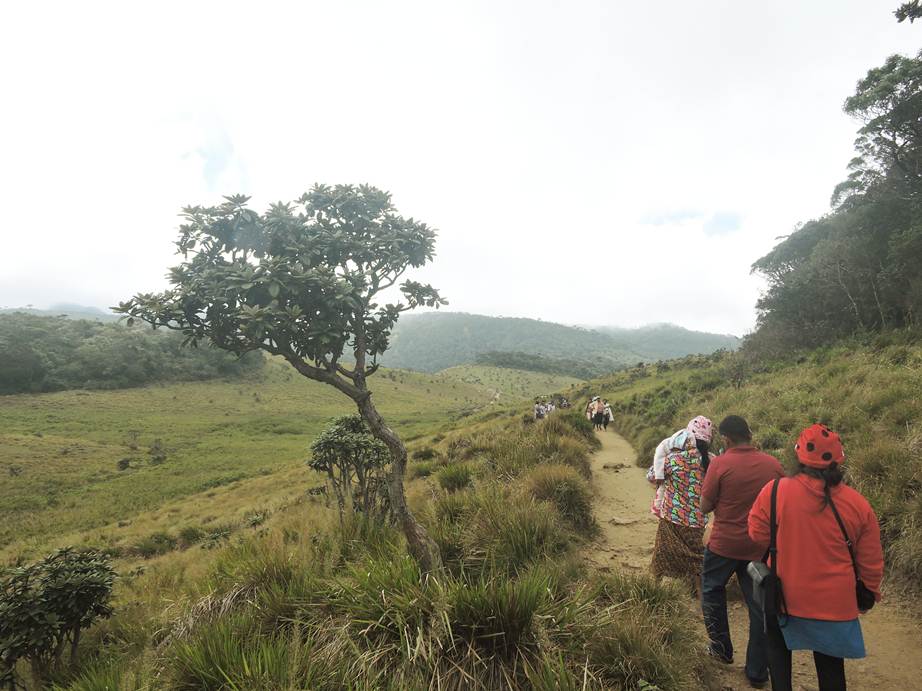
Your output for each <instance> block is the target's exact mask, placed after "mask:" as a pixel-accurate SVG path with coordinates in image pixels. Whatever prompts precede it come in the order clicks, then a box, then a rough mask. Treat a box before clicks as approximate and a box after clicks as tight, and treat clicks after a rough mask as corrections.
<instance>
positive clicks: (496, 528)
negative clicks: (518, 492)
mask: <svg viewBox="0 0 922 691" xmlns="http://www.w3.org/2000/svg"><path fill="white" fill-rule="evenodd" d="M570 545H571V536H570V535H568V533H567V530H566V528H565V527H564V526H563V524H562V521H561V520H560V518H559V515H558V514H557V511H556V509H555V508H554V506H553V505H551V504H548V503H546V502H538V501H535V500H533V499H528V500H524V501H523V500H518V501H516V500H515V499H514V498H513V497H512V495H511V494H510V492H509V491H508V490H503V489H500V488H491V489H489V490H487V491H485V492H484V493H483V494H482V495H480V496H479V497H478V500H477V504H476V509H475V511H474V512H473V513H472V515H471V520H470V524H469V526H468V528H467V531H466V535H465V549H464V553H465V557H466V561H467V563H468V564H469V565H471V566H472V567H473V568H474V569H475V570H476V569H483V568H485V567H490V568H493V569H498V570H500V571H503V572H507V573H513V574H514V573H518V572H520V571H522V570H523V569H524V568H525V567H527V566H528V565H530V564H532V563H534V562H536V561H539V560H542V559H544V558H546V557H552V556H555V555H559V554H563V553H564V552H565V551H566V550H567V549H568V547H569V546H570Z"/></svg>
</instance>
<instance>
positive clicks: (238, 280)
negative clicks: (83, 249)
mask: <svg viewBox="0 0 922 691" xmlns="http://www.w3.org/2000/svg"><path fill="white" fill-rule="evenodd" d="M248 202H249V198H248V197H245V196H241V195H237V196H230V197H225V203H223V204H221V205H220V206H214V207H201V206H192V207H187V208H185V209H184V210H183V216H184V219H185V223H183V225H182V226H181V227H180V237H179V240H178V241H177V246H178V248H179V252H180V253H181V254H182V256H183V260H184V261H183V262H182V263H181V264H180V265H179V266H177V267H174V268H173V269H172V271H171V273H170V278H171V281H172V283H173V285H174V287H173V288H172V289H170V290H169V291H166V292H164V293H160V294H156V295H154V294H140V295H136V296H134V297H133V298H131V299H130V300H128V301H127V302H124V303H121V304H120V305H119V307H118V309H117V311H119V312H121V313H124V314H127V315H130V317H132V318H139V319H143V320H144V321H147V322H149V323H151V324H153V325H154V326H156V327H165V328H170V329H179V330H181V331H182V332H183V333H184V334H185V335H186V339H187V341H189V342H190V343H192V344H195V343H197V342H199V341H210V342H212V343H214V344H215V345H216V346H217V347H219V348H221V349H224V350H228V351H231V352H235V353H245V352H249V351H253V350H265V351H268V352H270V353H273V354H277V355H281V356H283V357H285V358H286V359H287V360H289V362H291V363H292V364H293V365H295V366H296V368H297V369H298V370H299V371H300V372H301V373H302V374H303V373H305V372H306V371H311V372H313V373H314V374H316V375H318V376H317V377H315V378H318V379H322V378H323V377H321V376H320V375H321V374H322V375H323V376H325V377H327V378H336V377H337V376H338V374H339V372H338V370H337V367H336V366H337V363H338V362H339V360H340V358H341V357H342V355H343V353H344V352H345V349H346V347H347V345H349V344H352V345H353V347H354V348H355V349H356V354H357V363H356V364H357V369H356V371H358V372H359V373H360V374H362V375H363V376H365V375H367V374H370V370H369V371H366V370H365V360H364V359H365V357H366V356H367V357H368V358H369V359H370V361H372V362H374V361H375V360H376V359H377V357H378V356H379V355H380V354H381V353H383V352H384V351H385V350H386V349H387V347H388V340H389V337H390V333H391V330H392V329H393V327H394V325H395V324H396V322H397V318H398V317H399V315H400V314H401V312H404V311H406V310H407V309H412V308H414V307H416V306H420V305H425V306H429V307H435V306H438V305H441V304H444V300H442V299H441V297H439V295H438V292H437V291H436V290H435V289H433V288H432V287H431V286H428V285H422V284H419V283H416V282H414V281H404V283H403V284H401V288H400V289H401V291H402V293H403V295H404V297H405V299H406V301H407V302H406V304H394V305H386V306H379V305H378V304H377V303H376V302H374V300H375V296H376V295H377V294H378V293H379V292H380V291H381V290H383V289H384V288H386V287H387V286H389V285H393V284H394V283H395V282H396V281H398V280H399V279H400V277H401V276H402V275H403V273H404V272H405V271H406V270H407V269H408V268H410V267H420V266H422V265H423V264H425V263H427V262H428V261H430V260H431V259H432V256H433V249H434V246H435V231H433V230H432V229H430V228H429V227H428V226H427V225H426V224H425V223H420V222H418V221H415V220H413V219H405V218H403V217H402V216H399V215H398V214H397V213H396V212H395V210H394V206H393V204H392V203H391V197H390V195H389V194H388V193H386V192H382V191H381V190H378V189H376V188H374V187H370V186H367V185H362V186H359V187H355V186H352V185H337V186H335V187H328V186H325V185H315V186H314V187H313V188H312V189H311V191H310V192H307V193H305V194H304V195H302V196H301V197H300V198H299V199H297V200H296V201H293V202H290V203H281V202H280V203H277V204H273V205H272V206H271V207H270V208H269V210H268V211H266V212H265V213H264V214H259V213H257V212H255V211H253V210H252V209H250V208H249V207H248V206H247V203H248ZM359 352H360V357H359V356H358V355H359ZM305 366H313V367H315V368H316V369H314V370H305Z"/></svg>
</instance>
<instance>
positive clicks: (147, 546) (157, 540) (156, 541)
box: [132, 530, 176, 559]
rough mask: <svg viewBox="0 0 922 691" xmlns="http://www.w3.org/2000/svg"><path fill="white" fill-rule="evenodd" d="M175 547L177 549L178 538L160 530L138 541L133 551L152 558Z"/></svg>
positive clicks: (140, 555)
mask: <svg viewBox="0 0 922 691" xmlns="http://www.w3.org/2000/svg"><path fill="white" fill-rule="evenodd" d="M174 549H176V538H175V537H173V536H172V535H170V534H169V533H168V532H166V531H162V530H160V531H157V532H156V533H153V534H151V535H148V536H146V537H144V538H142V539H141V540H139V541H138V542H136V543H135V545H134V548H133V549H132V551H133V552H134V554H136V555H138V556H139V557H143V558H145V559H150V558H151V557H157V556H160V555H161V554H166V553H167V552H170V551H172V550H174Z"/></svg>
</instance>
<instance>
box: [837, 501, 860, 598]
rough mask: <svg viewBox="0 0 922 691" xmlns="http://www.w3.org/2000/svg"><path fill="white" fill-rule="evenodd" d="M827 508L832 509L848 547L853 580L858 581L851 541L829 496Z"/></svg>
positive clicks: (853, 548)
mask: <svg viewBox="0 0 922 691" xmlns="http://www.w3.org/2000/svg"><path fill="white" fill-rule="evenodd" d="M829 508H830V509H832V513H833V515H834V516H835V517H836V523H838V524H839V530H841V531H842V537H844V538H845V546H846V547H848V556H850V557H851V558H852V568H853V569H854V570H855V580H856V581H860V580H861V576H859V575H858V562H857V561H856V560H855V547H854V545H852V539H851V538H850V537H849V536H848V531H847V530H846V529H845V523H844V522H843V521H842V517H841V516H840V515H839V511H838V509H836V503H835V502H834V501H833V500H832V497H831V496H830V497H829Z"/></svg>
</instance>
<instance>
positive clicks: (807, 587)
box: [749, 475, 884, 621]
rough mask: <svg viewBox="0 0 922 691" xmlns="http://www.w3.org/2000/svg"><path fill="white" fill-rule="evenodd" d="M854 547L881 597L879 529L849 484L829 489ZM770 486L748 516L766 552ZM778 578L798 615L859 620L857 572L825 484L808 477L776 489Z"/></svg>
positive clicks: (864, 575)
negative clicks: (827, 499) (825, 499)
mask: <svg viewBox="0 0 922 691" xmlns="http://www.w3.org/2000/svg"><path fill="white" fill-rule="evenodd" d="M830 493H831V495H832V500H833V501H834V502H835V504H836V508H837V509H838V510H839V515H840V516H842V522H843V523H845V529H846V530H847V531H848V535H849V537H850V538H851V539H852V544H853V545H854V549H855V559H856V561H857V562H858V573H859V574H860V576H861V580H863V581H864V584H865V585H866V586H867V587H868V588H869V589H870V590H872V591H874V594H875V595H876V596H877V599H878V600H879V599H880V582H881V579H882V578H883V575H884V555H883V550H882V549H881V546H880V526H879V525H878V523H877V516H875V515H874V510H873V509H872V508H871V505H870V504H869V503H868V500H867V499H865V498H864V497H863V496H861V495H860V494H859V493H858V492H856V491H855V490H853V489H852V488H851V487H848V486H846V485H837V486H836V487H833V488H832V489H831V491H830ZM771 494H772V488H771V485H770V484H769V485H766V486H765V487H764V488H763V489H762V491H761V492H760V493H759V497H758V499H756V503H755V505H754V506H753V507H752V512H751V513H750V514H749V535H750V537H752V539H753V540H754V541H755V542H757V543H758V544H759V545H760V546H761V547H762V549H765V548H767V547H768V542H769V516H770V514H769V511H770V508H771ZM777 511H778V577H779V578H780V579H781V590H782V592H783V593H784V599H785V602H786V604H787V611H788V613H789V614H791V615H793V616H795V617H807V618H809V619H822V620H824V621H850V620H852V619H855V618H856V617H857V616H858V603H857V602H856V600H855V572H854V570H853V568H852V561H851V557H849V555H848V547H846V545H845V538H844V537H842V531H841V530H840V529H839V524H838V523H836V518H835V516H834V515H833V513H832V509H830V508H829V507H828V506H827V507H825V508H823V481H822V480H819V479H817V478H812V477H809V476H807V475H797V476H795V477H793V478H788V479H784V480H782V481H781V484H780V485H779V486H778V505H777Z"/></svg>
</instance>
